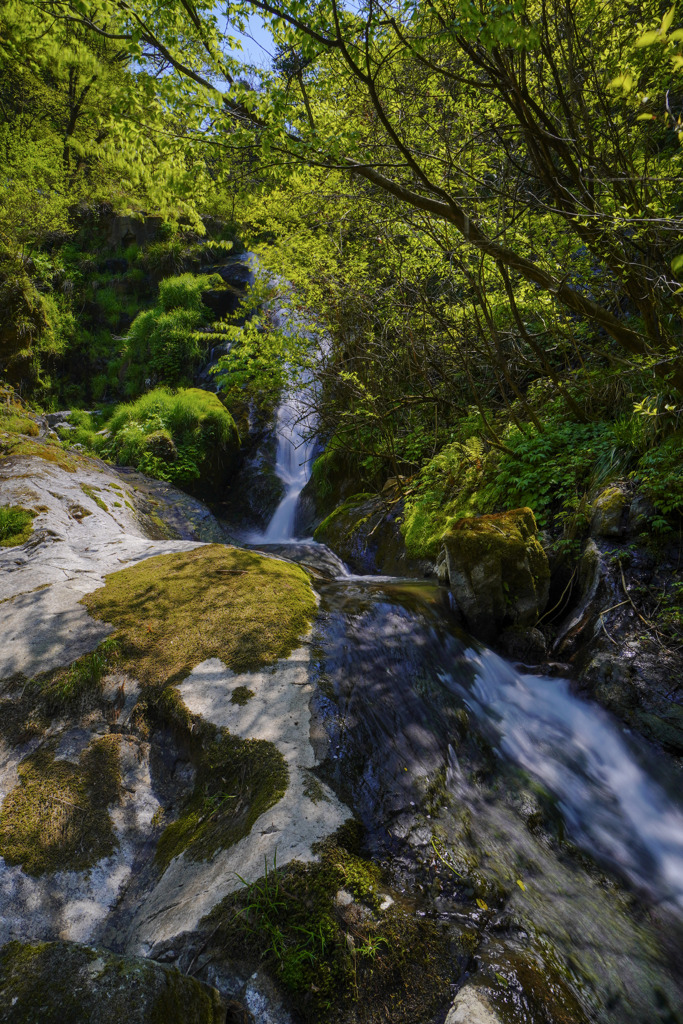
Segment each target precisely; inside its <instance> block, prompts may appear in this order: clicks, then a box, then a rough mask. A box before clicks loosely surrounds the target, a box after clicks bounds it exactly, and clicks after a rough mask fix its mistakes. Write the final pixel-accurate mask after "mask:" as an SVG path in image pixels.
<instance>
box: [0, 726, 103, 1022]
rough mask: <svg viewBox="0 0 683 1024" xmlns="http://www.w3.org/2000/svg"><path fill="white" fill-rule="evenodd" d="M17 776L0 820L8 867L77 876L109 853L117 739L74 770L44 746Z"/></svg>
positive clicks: (99, 744)
mask: <svg viewBox="0 0 683 1024" xmlns="http://www.w3.org/2000/svg"><path fill="white" fill-rule="evenodd" d="M18 772H19V784H18V785H17V786H16V787H15V788H14V789H13V790H12V792H11V793H10V794H9V795H8V796H7V797H6V799H5V801H4V803H3V805H2V813H1V814H0V855H2V856H3V857H4V858H5V860H6V862H7V863H8V864H21V865H22V867H23V868H24V870H25V871H27V872H28V873H29V874H32V875H40V874H44V873H45V872H49V871H59V870H71V871H81V870H84V869H85V868H88V867H91V866H92V865H93V864H95V863H96V862H97V861H98V860H100V859H101V858H102V857H107V856H109V855H110V854H111V853H113V851H114V848H115V847H116V837H115V835H114V830H113V826H112V822H111V818H110V816H109V812H108V807H109V806H110V805H111V804H113V803H114V802H115V801H116V799H117V798H118V794H119V785H120V770H119V757H118V737H116V736H104V737H102V739H99V740H96V741H95V742H94V743H91V744H90V746H89V747H88V748H87V749H86V750H85V751H84V752H83V754H82V755H81V758H80V761H79V763H78V764H73V763H72V762H70V761H67V760H64V759H56V758H55V750H54V746H53V745H51V744H49V743H46V744H44V745H43V746H41V747H39V748H38V750H37V751H35V753H33V754H31V755H29V756H28V757H26V758H25V759H24V760H23V761H22V762H21V763H20V765H19V768H18ZM0 1019H1V1018H0Z"/></svg>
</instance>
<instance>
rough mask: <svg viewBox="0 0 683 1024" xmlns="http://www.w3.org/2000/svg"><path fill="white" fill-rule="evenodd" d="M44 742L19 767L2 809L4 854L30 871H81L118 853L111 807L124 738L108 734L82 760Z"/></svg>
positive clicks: (117, 785)
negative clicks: (69, 757)
mask: <svg viewBox="0 0 683 1024" xmlns="http://www.w3.org/2000/svg"><path fill="white" fill-rule="evenodd" d="M55 751H56V744H55V742H54V741H52V742H50V743H44V744H43V745H42V746H41V747H39V748H38V750H37V751H35V752H34V753H33V754H30V755H29V756H28V757H26V758H24V760H23V761H22V762H21V763H20V764H19V766H18V769H17V770H18V774H19V783H18V785H17V786H15V788H14V789H13V790H12V792H11V793H10V794H9V795H8V796H7V797H6V799H5V801H4V803H3V805H2V812H1V813H0V855H2V856H3V857H4V858H5V861H6V862H7V863H8V864H21V866H22V867H23V869H24V870H25V871H26V872H28V873H29V874H31V875H42V874H45V873H48V872H53V871H64V870H70V871H82V870H85V869H86V868H89V867H92V865H93V864H95V863H96V862H97V861H98V860H100V859H101V858H103V857H108V856H109V855H110V854H112V853H113V852H114V849H115V848H116V845H117V841H116V837H115V834H114V829H113V825H112V822H111V818H110V816H109V812H108V808H109V807H110V806H111V805H112V804H113V803H115V802H116V800H117V799H118V797H119V791H120V784H121V773H120V767H119V738H118V737H117V736H103V737H102V738H101V739H99V740H95V741H94V742H93V743H91V744H90V746H89V747H88V748H87V749H86V750H85V751H84V752H83V753H82V754H81V757H80V759H79V762H78V764H73V763H72V762H70V761H66V760H64V759H61V758H60V759H59V760H57V759H56V758H55Z"/></svg>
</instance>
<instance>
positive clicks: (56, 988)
mask: <svg viewBox="0 0 683 1024" xmlns="http://www.w3.org/2000/svg"><path fill="white" fill-rule="evenodd" d="M156 1020H163V1021H164V1024H219V1022H221V1024H222V1022H223V1021H224V1020H225V1008H224V1007H223V1005H222V1000H221V997H220V995H219V994H218V992H217V991H216V990H215V989H213V988H210V987H209V986H208V985H205V984H203V983H202V982H200V981H197V980H196V979H195V978H188V977H186V976H185V975H183V974H181V973H180V972H179V971H177V970H176V969H175V968H173V967H165V966H162V965H161V964H157V963H154V962H153V961H150V960H143V959H141V958H137V957H123V956H117V955H115V954H114V953H111V952H109V951H108V950H105V949H98V948H95V947H90V946H81V945H78V944H76V943H70V942H48V943H40V944H37V945H23V944H21V943H19V942H10V943H8V944H7V945H6V946H4V947H3V948H2V949H1V950H0V1021H1V1022H2V1024H26V1022H27V1021H36V1022H37V1021H40V1022H41V1024H64V1022H65V1021H68V1022H69V1024H120V1022H122V1021H126V1024H150V1022H151V1021H156Z"/></svg>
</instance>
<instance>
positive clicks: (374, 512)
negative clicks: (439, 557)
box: [313, 485, 432, 577]
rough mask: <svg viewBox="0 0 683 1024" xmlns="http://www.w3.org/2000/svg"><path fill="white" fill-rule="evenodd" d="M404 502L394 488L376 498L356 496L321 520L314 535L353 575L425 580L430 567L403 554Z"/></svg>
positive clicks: (428, 564)
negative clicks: (402, 523) (402, 526)
mask: <svg viewBox="0 0 683 1024" xmlns="http://www.w3.org/2000/svg"><path fill="white" fill-rule="evenodd" d="M402 518H403V499H402V497H401V495H400V492H399V490H398V486H397V485H394V486H393V488H392V489H391V490H389V491H386V490H385V491H383V492H382V494H381V495H378V494H356V495H354V496H353V497H352V498H349V499H348V500H347V501H345V502H344V503H343V504H342V505H340V506H339V507H338V508H336V509H335V510H334V512H333V513H332V514H331V515H329V516H328V517H327V519H324V520H323V522H322V523H321V524H320V526H318V528H317V530H316V531H315V533H314V534H313V536H314V539H315V540H316V541H319V542H320V543H322V544H327V546H328V547H330V548H332V550H333V551H334V552H335V553H336V554H337V555H339V557H340V558H341V559H342V560H343V561H344V562H346V564H347V565H348V566H349V568H350V569H351V570H352V571H353V572H357V573H361V574H374V573H387V574H388V575H391V576H417V577H421V576H426V575H430V574H431V572H432V566H431V563H429V562H425V561H422V560H417V559H412V558H410V557H409V556H408V554H407V553H406V548H405V541H404V539H403V534H402V533H401V522H402Z"/></svg>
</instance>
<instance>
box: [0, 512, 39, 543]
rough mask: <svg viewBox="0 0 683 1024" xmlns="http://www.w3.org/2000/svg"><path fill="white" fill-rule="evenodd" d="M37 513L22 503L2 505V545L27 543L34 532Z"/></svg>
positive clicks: (0, 526)
mask: <svg viewBox="0 0 683 1024" xmlns="http://www.w3.org/2000/svg"><path fill="white" fill-rule="evenodd" d="M35 515H36V513H35V512H33V511H32V510H31V509H28V508H22V507H21V505H0V547H5V548H11V547H15V546H16V545H18V544H25V543H26V541H27V540H28V539H29V537H30V536H31V534H32V533H33V519H34V517H35Z"/></svg>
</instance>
